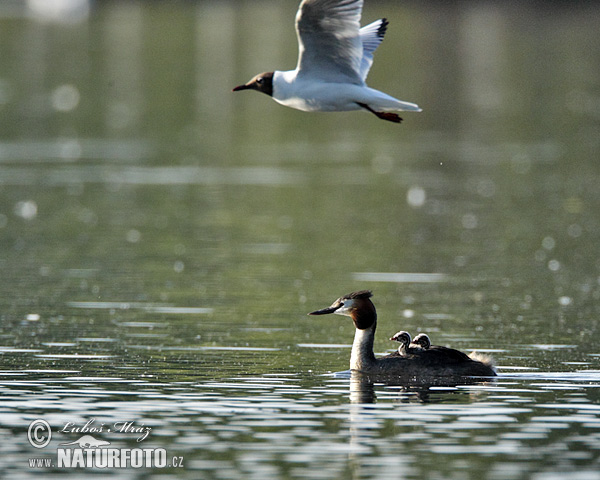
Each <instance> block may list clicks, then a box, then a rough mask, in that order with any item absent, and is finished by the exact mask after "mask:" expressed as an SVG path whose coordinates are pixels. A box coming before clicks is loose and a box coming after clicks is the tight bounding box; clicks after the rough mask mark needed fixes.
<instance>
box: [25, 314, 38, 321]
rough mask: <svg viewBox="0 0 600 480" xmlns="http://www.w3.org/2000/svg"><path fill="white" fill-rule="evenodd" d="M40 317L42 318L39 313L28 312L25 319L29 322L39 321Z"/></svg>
mask: <svg viewBox="0 0 600 480" xmlns="http://www.w3.org/2000/svg"><path fill="white" fill-rule="evenodd" d="M39 319H40V314H39V313H28V314H27V316H26V317H25V320H27V321H28V322H37V321H38V320H39Z"/></svg>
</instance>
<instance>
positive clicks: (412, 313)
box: [402, 308, 415, 318]
mask: <svg viewBox="0 0 600 480" xmlns="http://www.w3.org/2000/svg"><path fill="white" fill-rule="evenodd" d="M402 316H403V317H404V318H413V317H414V316H415V311H414V310H411V309H410V308H406V309H404V310H403V311H402Z"/></svg>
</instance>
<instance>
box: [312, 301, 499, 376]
mask: <svg viewBox="0 0 600 480" xmlns="http://www.w3.org/2000/svg"><path fill="white" fill-rule="evenodd" d="M372 295H373V294H372V293H371V292H370V291H369V290H360V291H358V292H353V293H350V294H348V295H344V296H343V297H340V298H338V299H337V300H336V301H335V302H333V303H332V304H331V306H329V307H327V308H323V309H321V310H316V311H314V312H311V313H309V315H326V314H330V313H335V314H337V315H345V316H347V317H350V318H351V319H352V321H353V322H354V327H355V328H356V331H355V334H354V342H353V343H352V353H351V355H350V369H351V370H356V371H359V372H363V373H369V374H379V375H386V376H399V377H405V378H411V379H414V378H420V377H426V378H428V379H432V378H436V377H463V376H477V377H479V376H483V377H489V376H495V375H496V372H495V371H494V369H493V367H492V366H491V365H490V364H489V363H482V362H480V361H477V360H473V359H471V358H469V356H468V355H466V354H464V353H462V352H460V351H458V350H454V349H451V348H445V347H439V348H437V347H436V348H433V347H432V348H429V349H427V350H422V351H420V352H418V354H414V355H408V356H401V355H398V354H391V355H387V356H384V357H381V358H376V357H375V354H374V353H373V343H374V340H375V330H376V328H377V311H376V310H375V305H373V302H371V300H370V298H371V297H372Z"/></svg>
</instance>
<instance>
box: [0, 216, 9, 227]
mask: <svg viewBox="0 0 600 480" xmlns="http://www.w3.org/2000/svg"><path fill="white" fill-rule="evenodd" d="M7 224H8V217H7V216H6V215H4V214H3V213H0V228H4V227H6V225H7Z"/></svg>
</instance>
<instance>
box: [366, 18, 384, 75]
mask: <svg viewBox="0 0 600 480" xmlns="http://www.w3.org/2000/svg"><path fill="white" fill-rule="evenodd" d="M389 23H390V22H388V21H387V19H385V18H382V19H380V20H376V21H374V22H373V23H370V24H369V25H365V26H364V27H363V28H361V29H360V31H359V34H360V40H361V42H362V46H363V55H362V61H361V63H360V78H362V80H363V82H364V81H365V80H366V79H367V75H368V74H369V70H370V69H371V65H373V53H374V52H375V50H376V49H377V47H378V46H379V44H380V43H381V42H383V37H384V35H385V32H386V31H387V26H388V24H389Z"/></svg>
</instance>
